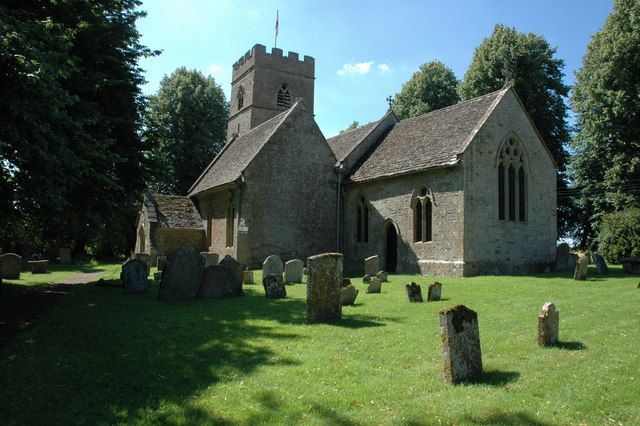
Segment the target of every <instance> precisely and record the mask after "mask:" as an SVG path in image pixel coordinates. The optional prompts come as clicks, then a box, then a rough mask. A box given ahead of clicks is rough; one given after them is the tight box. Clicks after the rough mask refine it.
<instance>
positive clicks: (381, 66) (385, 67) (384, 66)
mask: <svg viewBox="0 0 640 426" xmlns="http://www.w3.org/2000/svg"><path fill="white" fill-rule="evenodd" d="M378 69H379V70H380V72H381V73H382V74H386V73H388V72H390V71H391V68H390V67H389V65H388V64H378Z"/></svg>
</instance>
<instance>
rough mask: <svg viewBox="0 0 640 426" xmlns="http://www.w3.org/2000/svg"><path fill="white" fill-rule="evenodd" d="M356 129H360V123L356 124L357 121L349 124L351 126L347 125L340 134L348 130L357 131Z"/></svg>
mask: <svg viewBox="0 0 640 426" xmlns="http://www.w3.org/2000/svg"><path fill="white" fill-rule="evenodd" d="M358 127H360V123H358V122H357V121H355V120H354V121H352V122H351V124H349V125H348V126H347V128H346V129H344V130H340V133H344V132H348V131H349V130H354V129H357V128H358Z"/></svg>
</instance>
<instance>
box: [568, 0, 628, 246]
mask: <svg viewBox="0 0 640 426" xmlns="http://www.w3.org/2000/svg"><path fill="white" fill-rule="evenodd" d="M571 105H572V107H573V109H574V111H575V112H576V114H577V127H578V132H577V134H576V135H575V138H574V139H573V141H572V145H573V149H574V150H575V154H574V156H573V161H572V166H573V167H572V168H573V173H574V179H575V183H576V186H577V188H578V189H579V190H580V193H581V196H580V198H579V200H578V203H579V205H580V207H581V212H582V213H583V215H582V217H581V221H580V223H579V227H578V233H577V237H578V238H579V240H580V241H581V243H582V244H583V245H587V244H589V243H590V242H591V240H592V239H593V236H594V234H595V232H596V231H597V229H598V226H599V223H600V221H601V218H602V215H603V214H604V213H607V212H613V211H621V210H624V209H626V208H627V207H629V206H633V205H636V206H638V205H639V204H640V3H639V2H638V1H635V0H616V1H615V2H614V4H613V11H612V12H611V14H610V15H609V17H608V18H607V21H606V23H605V25H604V27H603V28H602V29H601V30H600V31H598V32H597V33H596V34H595V35H594V36H593V38H592V39H591V42H590V43H589V46H588V47H587V53H586V54H585V56H584V59H583V63H582V68H581V69H580V70H579V71H578V72H577V74H576V85H575V87H574V89H573V91H572V94H571Z"/></svg>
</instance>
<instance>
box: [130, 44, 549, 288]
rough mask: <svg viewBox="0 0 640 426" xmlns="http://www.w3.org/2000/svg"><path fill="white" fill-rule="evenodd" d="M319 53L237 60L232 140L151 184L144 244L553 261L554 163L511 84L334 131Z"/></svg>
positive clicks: (237, 252)
mask: <svg viewBox="0 0 640 426" xmlns="http://www.w3.org/2000/svg"><path fill="white" fill-rule="evenodd" d="M314 69H315V61H314V59H313V58H311V57H309V56H304V57H303V58H302V59H300V58H299V56H298V54H297V53H293V52H289V53H288V54H287V55H284V54H283V52H282V50H281V49H277V48H274V49H272V50H271V52H267V50H266V48H265V46H263V45H260V44H257V45H255V46H254V47H253V48H252V49H251V50H250V51H249V52H247V53H246V54H245V55H244V56H243V57H241V58H240V60H238V61H237V62H236V63H235V64H234V65H233V78H232V83H231V85H232V87H231V106H230V114H229V115H230V116H229V124H228V139H227V144H226V145H225V147H224V148H223V149H222V151H221V152H220V153H219V154H218V155H217V156H216V157H215V158H214V159H213V160H212V161H211V163H210V164H209V166H208V167H207V168H206V170H204V172H203V173H202V175H201V176H200V177H199V178H198V179H197V180H196V181H195V182H194V183H193V186H192V187H191V189H190V190H189V193H188V194H187V195H186V196H183V197H175V196H167V195H159V194H149V193H147V194H145V197H144V202H143V204H142V208H141V210H140V214H139V217H138V224H137V228H138V238H137V242H136V248H135V250H136V251H137V252H146V253H149V254H151V255H152V257H155V256H159V255H166V254H168V253H169V252H171V251H172V250H175V249H176V248H178V247H180V246H183V245H187V244H190V245H193V246H194V247H196V248H197V249H198V250H201V251H211V252H215V253H218V254H220V256H221V257H222V256H224V255H225V254H229V255H231V256H233V257H235V258H236V259H238V260H239V261H240V262H242V263H244V264H246V265H248V267H250V268H256V267H260V266H261V265H262V262H263V260H264V259H265V258H266V257H267V256H269V255H271V254H278V255H279V256H280V257H281V258H282V259H283V260H289V259H293V258H298V259H303V260H304V259H306V258H307V257H308V256H310V255H313V254H318V253H322V252H341V253H343V254H344V259H345V268H347V269H353V270H357V269H361V268H362V263H363V260H364V259H365V258H366V257H369V256H372V255H379V256H380V259H381V268H383V269H385V270H386V271H388V272H398V273H406V274H424V275H444V276H470V275H478V274H502V273H528V272H536V271H543V270H545V269H547V268H553V267H554V263H555V251H556V240H557V234H556V187H555V185H556V165H555V163H554V160H553V158H552V156H551V154H550V152H549V150H548V149H547V147H546V145H545V144H544V142H543V141H542V139H541V137H540V134H539V133H538V132H537V131H536V128H535V126H534V125H533V123H532V121H531V119H530V117H529V116H528V114H527V112H526V111H525V109H524V107H523V105H522V102H521V101H520V99H519V98H518V95H517V93H516V92H515V91H514V90H513V89H512V88H511V87H506V88H504V89H502V90H499V91H496V92H493V93H487V94H486V95H484V96H480V97H478V98H475V99H471V100H468V101H465V102H460V103H458V104H455V105H452V106H449V107H447V108H443V109H440V110H437V111H432V112H429V113H427V114H424V115H421V116H419V117H415V118H411V119H407V120H404V121H399V120H398V118H397V117H396V116H395V115H394V113H393V112H392V111H388V112H387V113H386V114H385V115H384V116H383V117H381V118H380V119H379V120H378V121H375V122H372V123H369V124H367V125H364V126H362V127H359V128H357V129H355V130H351V131H347V132H344V133H341V134H339V135H337V136H335V137H333V138H330V139H326V138H325V136H324V135H323V134H322V132H321V131H320V129H319V128H318V125H317V124H316V122H315V119H314V114H313V100H314V99H313V97H314V80H315V71H314Z"/></svg>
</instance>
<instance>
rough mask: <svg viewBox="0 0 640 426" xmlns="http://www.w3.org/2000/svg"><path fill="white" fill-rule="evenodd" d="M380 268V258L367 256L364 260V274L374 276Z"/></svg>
mask: <svg viewBox="0 0 640 426" xmlns="http://www.w3.org/2000/svg"><path fill="white" fill-rule="evenodd" d="M379 269H380V258H379V257H378V256H369V257H367V258H366V259H365V260H364V274H365V275H369V276H374V275H375V274H376V273H377V272H378V270H379Z"/></svg>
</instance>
